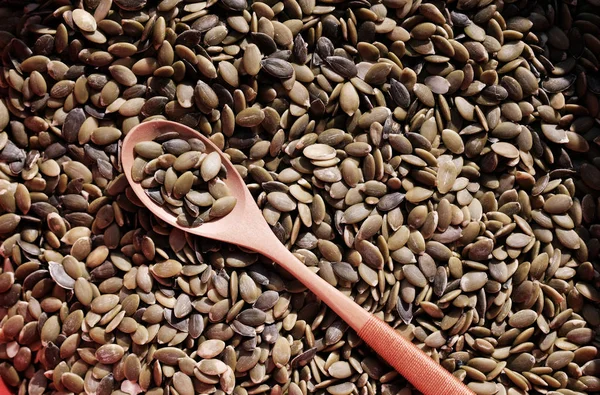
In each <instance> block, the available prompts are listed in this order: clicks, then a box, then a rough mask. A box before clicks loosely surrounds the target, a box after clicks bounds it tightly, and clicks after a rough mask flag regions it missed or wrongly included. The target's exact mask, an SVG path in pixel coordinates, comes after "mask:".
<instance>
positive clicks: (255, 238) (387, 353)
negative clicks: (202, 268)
mask: <svg viewBox="0 0 600 395" xmlns="http://www.w3.org/2000/svg"><path fill="white" fill-rule="evenodd" d="M169 131H170V132H172V131H176V132H178V133H179V134H180V136H181V138H183V139H189V138H192V137H196V138H198V139H201V140H202V141H203V142H204V143H205V145H206V149H207V152H213V151H214V152H217V153H219V155H221V158H222V163H223V165H224V166H225V167H226V169H227V174H228V177H227V179H226V180H224V181H225V183H226V184H227V185H228V186H229V188H230V190H231V193H232V195H233V196H235V197H236V198H237V204H236V206H235V207H234V209H233V211H232V212H231V213H230V214H228V215H226V216H225V217H222V218H217V219H214V220H211V221H209V222H207V223H205V224H203V225H201V226H198V227H194V228H188V227H182V226H180V225H178V224H177V222H176V218H175V216H174V215H172V214H171V213H169V212H167V211H166V210H165V209H163V208H162V207H160V206H158V205H156V204H155V203H154V202H153V201H152V200H151V199H150V198H149V197H148V196H147V195H146V193H145V192H144V190H143V188H142V186H141V185H140V184H138V183H136V182H134V181H133V180H132V178H131V167H132V164H133V160H134V147H135V145H136V144H137V143H138V142H141V141H152V140H153V139H154V138H155V137H156V136H158V135H160V134H161V133H165V132H169ZM121 159H122V164H123V171H124V173H125V175H126V177H127V180H128V181H129V184H130V186H131V188H132V189H133V191H134V192H135V194H136V195H137V197H138V198H139V199H140V201H141V202H142V203H143V204H144V205H145V206H146V207H147V208H148V209H149V210H150V211H152V213H154V215H156V216H157V217H159V218H160V219H162V220H163V221H165V222H166V223H168V224H169V225H171V226H173V227H176V228H179V229H182V230H184V231H186V232H190V233H193V234H195V235H198V236H203V237H207V238H211V239H215V240H220V241H224V242H228V243H233V244H236V245H238V246H240V247H244V248H247V249H250V250H253V251H256V252H258V253H260V254H262V255H265V256H267V257H268V258H270V259H272V260H273V261H274V262H276V263H278V264H279V265H280V266H281V267H283V268H284V269H285V270H287V271H288V272H289V273H290V274H291V275H293V276H294V277H295V278H296V279H298V280H299V281H300V282H302V283H303V284H304V285H305V286H306V287H307V288H308V289H310V290H311V291H312V292H313V293H314V294H316V295H317V296H318V297H319V298H320V299H321V300H322V301H323V302H325V303H326V304H327V305H328V306H329V307H330V308H331V309H332V310H333V311H335V313H336V314H337V315H338V316H340V318H342V319H343V320H344V321H345V322H346V323H348V325H349V326H350V327H351V328H352V329H354V330H355V331H356V332H357V334H358V335H359V336H360V337H361V338H362V339H363V340H364V341H365V342H366V343H367V344H369V346H371V347H372V348H373V349H374V350H375V351H376V352H377V353H378V354H379V355H380V356H381V357H382V358H384V359H385V360H386V361H387V362H388V363H389V364H390V365H392V366H393V367H394V368H395V369H396V370H397V371H398V372H399V373H400V374H401V375H403V376H404V377H405V378H406V379H408V380H409V381H410V382H411V383H412V384H413V385H414V386H415V387H416V388H417V389H418V390H419V391H421V392H422V393H424V394H425V395H438V394H439V395H445V394H447V395H463V394H473V392H472V391H471V390H470V389H468V388H467V387H466V386H465V385H464V384H462V383H461V382H459V381H458V380H457V379H456V378H455V377H454V376H453V375H452V374H450V373H449V372H448V371H447V370H445V369H444V368H442V367H441V366H440V365H439V364H437V363H436V362H435V361H433V360H432V359H431V358H430V357H429V356H427V355H426V354H425V353H423V352H422V351H421V350H419V349H418V348H417V347H416V346H415V345H413V344H412V343H411V342H410V341H408V340H406V339H405V338H403V337H402V336H401V335H400V334H399V333H398V332H397V331H395V330H394V329H392V328H391V327H390V326H389V325H387V324H386V323H385V322H383V321H381V320H379V319H378V318H376V317H375V316H373V315H372V314H370V313H369V312H367V311H366V310H364V309H363V308H362V307H360V306H359V305H358V304H356V303H354V301H352V300H351V299H349V298H348V297H346V296H345V295H343V294H342V293H341V292H340V291H338V290H337V289H336V288H334V287H333V286H332V285H330V284H329V283H328V282H326V281H325V280H324V279H322V278H321V277H319V276H318V275H317V274H315V273H314V272H312V271H311V270H310V269H309V268H307V267H306V266H305V265H304V264H302V263H301V262H300V261H299V260H298V259H296V257H294V255H293V254H292V253H291V252H290V251H289V250H288V249H287V248H286V247H285V246H284V245H283V244H281V243H280V242H279V240H278V239H277V237H276V236H275V234H274V233H273V232H272V231H271V229H270V228H269V225H268V224H267V222H266V221H265V220H264V218H263V216H262V213H261V211H260V210H259V208H258V206H257V205H256V203H255V201H254V198H253V197H252V195H251V194H250V191H249V190H248V188H247V187H246V184H245V183H244V180H243V179H242V178H241V176H240V175H239V173H238V172H237V170H236V169H235V167H234V166H233V165H232V164H231V162H230V161H229V159H228V157H227V156H225V155H224V154H223V152H222V151H221V150H219V149H218V147H217V146H215V145H214V144H213V143H212V142H211V141H210V140H209V139H208V138H206V137H205V136H203V135H202V134H200V133H199V132H196V131H194V130H193V129H190V128H188V127H187V126H184V125H180V124H178V123H175V122H169V121H161V120H159V121H150V122H145V123H142V124H140V125H137V126H135V127H134V128H133V129H132V130H131V131H129V133H128V134H127V136H126V137H125V140H124V141H123V147H122V154H121Z"/></svg>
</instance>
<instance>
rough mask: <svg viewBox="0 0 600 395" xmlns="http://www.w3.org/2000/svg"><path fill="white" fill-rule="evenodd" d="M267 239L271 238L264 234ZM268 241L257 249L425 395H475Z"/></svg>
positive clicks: (283, 247) (381, 322)
mask: <svg viewBox="0 0 600 395" xmlns="http://www.w3.org/2000/svg"><path fill="white" fill-rule="evenodd" d="M265 233H266V232H265ZM262 235H264V233H263V234H262ZM263 240H266V241H270V239H269V238H268V237H264V236H263ZM264 244H268V247H266V248H262V249H261V248H257V246H261V243H260V241H257V242H256V244H255V246H254V248H255V249H256V250H257V251H258V252H260V253H262V254H264V255H266V256H268V257H269V258H271V259H273V260H274V261H275V262H277V263H279V264H280V265H281V266H282V267H283V268H285V269H286V270H287V271H288V272H290V273H291V274H292V275H293V276H294V277H296V278H297V279H298V280H300V281H301V282H302V283H303V284H304V285H306V286H307V287H308V289H310V290H311V291H312V292H314V293H315V294H316V295H317V296H318V297H319V298H320V299H321V300H322V301H323V302H325V303H326V304H327V305H328V306H329V307H330V308H331V309H332V310H333V311H335V312H336V314H337V315H338V316H340V318H341V319H343V320H344V321H345V322H346V323H347V324H349V325H350V327H352V329H354V330H355V331H356V332H357V334H358V336H360V337H361V338H362V339H363V340H364V341H365V342H366V343H367V344H368V345H369V346H371V348H372V349H373V350H375V352H376V353H377V354H379V355H380V356H381V357H382V358H383V359H385V360H386V361H387V363H389V364H390V365H392V367H393V368H394V369H396V371H397V372H398V373H400V374H401V375H402V376H404V377H405V378H406V379H407V380H408V381H410V382H411V383H412V385H414V386H415V388H417V389H418V390H419V391H421V392H422V393H423V394H424V395H474V393H473V392H472V391H471V390H470V389H469V388H467V386H466V385H464V384H463V383H461V382H460V381H458V379H457V378H456V377H454V376H453V375H452V374H451V373H450V372H448V371H447V370H446V369H444V368H443V367H441V366H440V365H438V364H437V363H436V362H435V361H434V360H433V359H431V358H430V357H429V356H428V355H427V354H425V353H424V352H423V351H421V350H420V349H419V348H418V347H417V346H415V345H414V344H412V343H411V342H410V341H408V340H407V339H405V338H404V337H402V335H401V334H400V333H399V332H397V331H395V330H394V329H392V328H391V327H390V326H389V325H388V324H386V323H385V322H383V321H381V320H380V319H378V318H376V317H375V316H373V315H372V314H371V313H369V312H368V311H366V310H365V309H363V308H362V307H361V306H359V305H358V304H356V303H355V302H354V301H353V300H351V299H350V298H348V297H347V296H346V295H344V294H342V293H341V292H340V291H339V290H337V289H336V288H335V287H333V286H332V285H331V284H329V283H328V282H327V281H325V280H324V279H322V278H321V277H319V275H317V274H316V273H314V272H313V271H311V270H310V269H309V268H307V267H306V266H304V264H303V263H301V262H300V261H299V260H298V259H297V258H296V257H295V256H294V255H293V254H292V253H291V252H290V251H288V249H287V248H286V247H285V246H284V245H283V244H281V243H279V242H278V241H277V240H273V241H272V242H270V243H268V242H267V243H264V242H263V243H262V245H263V246H264ZM250 248H252V247H250Z"/></svg>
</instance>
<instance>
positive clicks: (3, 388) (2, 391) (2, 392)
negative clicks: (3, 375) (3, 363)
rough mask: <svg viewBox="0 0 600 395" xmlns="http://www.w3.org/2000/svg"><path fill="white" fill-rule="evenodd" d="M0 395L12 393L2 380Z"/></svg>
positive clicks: (0, 382) (10, 394) (0, 381)
mask: <svg viewBox="0 0 600 395" xmlns="http://www.w3.org/2000/svg"><path fill="white" fill-rule="evenodd" d="M0 395H12V392H10V391H9V389H8V388H7V387H6V384H4V380H2V379H0Z"/></svg>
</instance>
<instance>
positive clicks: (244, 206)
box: [121, 120, 269, 248]
mask: <svg viewBox="0 0 600 395" xmlns="http://www.w3.org/2000/svg"><path fill="white" fill-rule="evenodd" d="M167 132H177V133H179V136H180V137H181V138H182V139H184V140H187V139H191V138H198V139H200V140H202V142H203V143H204V145H205V146H206V153H210V152H216V153H218V154H219V155H220V156H221V163H222V164H223V165H224V166H225V168H226V169H227V178H224V179H223V182H225V184H227V186H228V187H229V190H230V191H231V194H232V196H234V197H235V198H236V199H237V203H236V205H235V207H234V208H233V210H232V212H231V213H229V214H228V215H226V216H224V217H221V218H214V219H211V220H210V221H208V222H206V223H204V224H202V225H201V226H196V227H186V226H181V225H179V224H178V223H177V218H176V217H175V216H174V215H173V214H171V213H170V212H168V211H167V210H165V209H164V208H162V207H160V206H159V205H157V204H156V203H154V202H153V201H152V199H150V197H149V196H148V195H147V194H146V193H145V192H144V188H142V186H141V185H140V184H139V183H137V182H135V181H133V179H132V177H131V167H132V166H133V160H134V159H135V153H134V150H133V148H134V147H135V145H136V144H137V143H139V142H142V141H152V140H154V139H155V138H156V137H157V136H160V135H161V134H164V133H167ZM121 152H122V154H121V161H122V163H123V170H124V171H125V176H126V177H127V181H129V185H130V186H131V189H133V191H134V192H135V194H136V196H137V197H138V199H140V201H141V202H142V203H143V204H144V206H146V207H147V208H148V209H150V211H152V213H153V214H154V215H156V216H157V217H159V218H160V219H162V220H163V221H165V222H166V223H168V224H169V225H171V226H174V227H176V228H179V229H182V230H184V231H186V232H189V233H193V234H195V235H198V236H204V237H209V238H211V239H216V240H221V241H226V242H229V243H233V244H237V245H240V246H242V247H247V248H251V246H252V243H253V241H252V240H250V239H248V236H252V234H251V235H248V234H246V233H245V232H243V231H244V230H245V228H244V229H242V228H241V223H240V218H244V217H245V216H251V217H253V218H254V217H257V216H259V215H260V219H262V214H261V213H260V210H259V209H258V207H257V206H256V204H255V203H254V198H253V197H252V195H251V194H250V191H249V190H248V188H247V187H246V184H245V183H244V180H243V179H242V177H241V176H240V174H239V173H238V171H237V170H236V169H235V167H233V164H232V163H231V162H230V160H229V158H228V157H227V156H226V155H225V154H224V153H223V151H221V150H220V149H219V148H218V147H217V146H216V145H215V144H214V143H213V142H212V141H210V139H208V138H206V137H205V136H203V135H202V134H200V133H199V132H197V131H195V130H193V129H191V128H188V127H187V126H185V125H181V124H179V123H176V122H170V121H162V120H158V121H151V122H146V123H142V124H140V125H137V126H135V127H134V128H133V129H132V130H131V131H130V132H129V133H128V134H127V136H126V137H125V140H124V141H123V147H122V150H121ZM258 222H261V221H258ZM262 222H264V220H263V221H262ZM257 225H258V226H260V225H262V223H259V224H257ZM265 225H266V223H265ZM232 230H235V232H233V231H232ZM265 230H269V229H268V226H265ZM252 233H254V231H252Z"/></svg>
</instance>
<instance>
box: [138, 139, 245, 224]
mask: <svg viewBox="0 0 600 395" xmlns="http://www.w3.org/2000/svg"><path fill="white" fill-rule="evenodd" d="M180 137H181V136H179V133H177V132H166V133H163V134H161V135H159V136H157V137H156V138H155V139H154V140H153V141H142V142H139V143H137V144H136V145H135V147H134V151H135V154H136V157H135V159H134V161H133V166H132V168H131V177H132V179H133V181H134V182H139V183H140V185H141V186H142V188H144V192H145V193H146V195H148V197H149V198H150V199H151V200H152V201H153V202H154V203H156V204H158V205H159V206H161V207H164V208H165V209H167V210H168V211H169V212H171V213H172V214H173V215H175V216H177V223H178V224H179V225H182V226H199V225H202V224H203V223H204V222H206V221H209V220H211V219H214V218H221V217H224V216H225V215H227V214H229V213H230V212H231V211H232V210H233V208H234V207H235V204H236V202H237V199H236V198H235V197H234V196H231V191H230V190H229V187H228V186H227V184H225V182H224V181H223V180H222V179H221V178H220V177H219V174H224V178H227V168H226V167H225V166H223V164H222V163H221V156H220V155H219V153H218V152H214V151H213V152H210V153H206V152H205V151H206V146H205V144H204V143H203V142H202V141H201V140H200V139H197V138H191V139H188V140H186V139H182V138H180Z"/></svg>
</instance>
